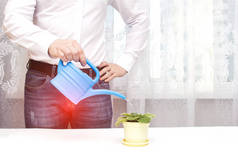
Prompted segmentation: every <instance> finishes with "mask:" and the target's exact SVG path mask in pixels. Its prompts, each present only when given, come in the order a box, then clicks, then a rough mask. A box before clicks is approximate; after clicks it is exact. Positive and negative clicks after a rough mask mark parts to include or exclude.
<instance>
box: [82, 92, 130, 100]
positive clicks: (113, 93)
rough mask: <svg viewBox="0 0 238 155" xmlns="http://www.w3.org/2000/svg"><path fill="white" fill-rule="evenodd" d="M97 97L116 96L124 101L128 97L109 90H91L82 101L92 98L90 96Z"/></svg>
mask: <svg viewBox="0 0 238 155" xmlns="http://www.w3.org/2000/svg"><path fill="white" fill-rule="evenodd" d="M95 95H114V96H117V97H119V98H121V99H123V100H125V99H126V97H125V96H124V95H122V94H120V93H117V92H114V91H111V90H107V89H89V90H88V92H87V93H86V94H85V95H84V97H83V98H81V100H83V99H85V98H87V97H90V96H95Z"/></svg>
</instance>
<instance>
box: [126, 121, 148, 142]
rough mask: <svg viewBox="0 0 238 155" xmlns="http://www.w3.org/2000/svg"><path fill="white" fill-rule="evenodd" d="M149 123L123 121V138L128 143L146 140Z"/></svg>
mask: <svg viewBox="0 0 238 155" xmlns="http://www.w3.org/2000/svg"><path fill="white" fill-rule="evenodd" d="M149 125H150V124H149V123H138V122H124V123H123V126H124V138H125V140H126V141H127V142H130V143H143V142H145V141H148V128H149Z"/></svg>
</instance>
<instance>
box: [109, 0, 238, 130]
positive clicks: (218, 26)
mask: <svg viewBox="0 0 238 155" xmlns="http://www.w3.org/2000/svg"><path fill="white" fill-rule="evenodd" d="M237 5H238V1H237V0H226V1H224V0H199V1H198V0H180V1H176V0H160V1H159V0H151V1H150V18H151V34H150V45H149V47H148V49H147V50H146V51H145V52H144V53H142V55H141V57H140V58H139V60H138V61H137V64H136V65H135V66H134V67H133V69H132V71H131V72H130V73H129V74H128V75H127V76H126V77H124V78H121V79H117V80H114V81H113V82H112V85H113V89H116V90H120V91H122V92H124V93H126V94H127V98H128V102H127V111H128V112H152V113H155V114H156V115H157V118H156V119H155V120H154V122H153V123H152V125H153V126H204V125H237V124H238V120H237V119H238V116H237V114H238V108H237V95H238V92H237V90H238V85H237V67H236V66H237V62H238V57H237V36H238V34H237V29H238V25H237V19H238V10H237V9H238V8H237ZM108 22H109V23H110V22H111V23H110V24H109V25H111V26H112V28H111V33H112V34H111V35H108V36H112V37H113V41H111V38H110V41H109V42H108V44H112V46H111V45H110V46H109V45H108V47H111V48H112V49H110V48H108V49H109V51H108V53H109V52H111V51H113V53H112V54H110V55H112V56H111V60H112V61H113V60H114V59H115V58H116V57H117V56H118V55H119V54H120V53H121V52H123V49H124V47H125V40H126V36H125V34H126V33H127V31H126V27H125V26H124V24H123V22H122V20H121V17H120V15H119V14H118V13H117V12H114V20H113V22H112V20H110V21H108Z"/></svg>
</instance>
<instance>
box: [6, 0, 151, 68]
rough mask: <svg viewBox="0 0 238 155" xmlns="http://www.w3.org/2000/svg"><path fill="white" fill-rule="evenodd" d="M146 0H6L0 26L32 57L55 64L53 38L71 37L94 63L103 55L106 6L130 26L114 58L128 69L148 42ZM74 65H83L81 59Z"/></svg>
mask: <svg viewBox="0 0 238 155" xmlns="http://www.w3.org/2000/svg"><path fill="white" fill-rule="evenodd" d="M147 4H148V0H8V3H7V5H6V8H5V13H4V14H5V18H4V21H3V29H4V31H5V33H6V34H7V36H8V37H9V39H10V40H11V41H13V42H15V43H17V44H18V45H20V46H22V47H24V48H26V49H27V50H28V51H29V57H30V58H31V59H34V60H38V61H42V62H47V63H50V64H58V61H59V59H53V58H51V57H50V56H49V55H48V48H49V46H50V44H51V43H53V42H54V41H55V40H56V39H73V40H77V41H78V42H79V44H80V45H81V47H82V49H83V51H84V52H85V55H86V57H87V58H88V59H89V60H90V61H91V62H92V63H93V64H94V65H96V66H98V65H100V63H101V62H102V61H103V60H104V58H105V48H104V47H105V44H104V41H105V39H104V22H105V18H106V12H107V6H108V5H111V6H113V7H114V8H115V9H116V10H118V11H119V13H120V14H121V16H122V18H123V20H124V21H125V23H126V24H127V25H128V27H129V31H128V32H127V43H126V49H125V51H124V52H123V54H121V56H120V57H119V58H118V59H117V61H116V62H115V63H116V64H118V65H120V66H121V67H123V68H124V69H126V70H127V71H129V70H130V69H131V67H132V66H133V64H134V63H135V61H136V59H137V57H138V56H139V53H140V52H141V51H143V50H144V49H145V47H146V45H147V39H148V38H147V37H148V33H149V18H148V8H147V6H148V5H147ZM77 66H79V67H82V66H81V65H80V63H79V62H78V63H77Z"/></svg>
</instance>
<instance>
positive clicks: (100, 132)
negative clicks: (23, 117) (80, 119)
mask: <svg viewBox="0 0 238 155" xmlns="http://www.w3.org/2000/svg"><path fill="white" fill-rule="evenodd" d="M149 137H150V144H149V145H148V146H145V147H128V146H124V145H122V144H121V142H120V141H121V140H122V138H123V129H122V128H121V129H79V130H78V129H77V130H48V129H0V155H8V154H13V155H38V154H39V155H46V154H49V155H59V154H60V155H61V154H64V155H74V154H75V155H76V154H77V155H88V154H96V155H109V154H111V155H115V154H120V155H122V154H123V155H127V154H128V155H137V154H138V155H140V154H144V155H152V154H153V155H154V154H156V155H238V128H237V127H205V128H202V127H197V128H195V127H193V128H150V130H149Z"/></svg>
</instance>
